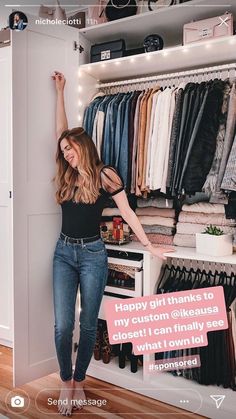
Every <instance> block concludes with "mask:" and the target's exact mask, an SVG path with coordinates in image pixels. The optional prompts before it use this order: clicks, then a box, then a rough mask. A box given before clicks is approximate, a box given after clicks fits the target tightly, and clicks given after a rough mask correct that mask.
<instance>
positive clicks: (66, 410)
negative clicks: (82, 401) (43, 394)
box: [58, 380, 73, 416]
mask: <svg viewBox="0 0 236 419" xmlns="http://www.w3.org/2000/svg"><path fill="white" fill-rule="evenodd" d="M72 399H73V380H69V381H61V392H60V396H59V399H58V412H59V413H60V414H61V415H64V416H71V412H72V403H71V400H72Z"/></svg>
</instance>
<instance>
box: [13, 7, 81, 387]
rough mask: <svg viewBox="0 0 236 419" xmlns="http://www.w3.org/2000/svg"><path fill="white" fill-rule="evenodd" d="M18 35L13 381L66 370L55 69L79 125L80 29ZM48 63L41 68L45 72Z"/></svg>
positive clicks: (37, 28)
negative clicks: (59, 343) (58, 279)
mask: <svg viewBox="0 0 236 419" xmlns="http://www.w3.org/2000/svg"><path fill="white" fill-rule="evenodd" d="M27 17H28V25H27V28H26V29H25V30H24V31H21V32H15V31H13V33H12V84H13V93H14V100H13V119H12V124H13V155H12V159H13V197H14V199H13V251H14V264H13V275H14V351H13V370H14V377H13V386H14V387H16V386H20V385H23V384H25V383H27V382H29V381H32V380H35V379H38V378H40V377H42V376H45V375H48V374H51V373H54V372H56V371H58V369H59V366H58V362H57V357H56V350H55V344H54V312H53V293H52V261H53V252H54V249H55V244H56V241H57V238H58V236H59V232H60V228H61V210H60V207H59V206H58V205H57V204H56V201H55V187H54V185H53V182H52V178H53V176H54V175H55V170H56V165H55V154H56V147H57V142H56V135H55V105H56V92H55V87H54V81H53V80H52V79H51V75H52V73H53V71H54V70H58V71H62V72H64V73H65V76H66V88H65V103H66V110H67V115H68V124H69V127H73V126H78V89H77V84H78V54H79V52H78V50H75V49H74V42H78V31H77V30H76V29H75V28H71V27H68V26H65V25H64V26H63V27H62V26H61V25H39V24H35V17H30V16H29V15H27ZM39 68H40V71H39Z"/></svg>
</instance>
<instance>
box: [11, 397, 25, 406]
mask: <svg viewBox="0 0 236 419" xmlns="http://www.w3.org/2000/svg"><path fill="white" fill-rule="evenodd" d="M24 405H25V400H24V397H21V396H14V397H12V398H11V407H24Z"/></svg>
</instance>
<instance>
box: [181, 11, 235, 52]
mask: <svg viewBox="0 0 236 419" xmlns="http://www.w3.org/2000/svg"><path fill="white" fill-rule="evenodd" d="M183 29H184V31H183V44H184V45H186V44H190V43H192V42H199V41H204V40H205V39H206V40H209V39H214V38H219V37H221V36H230V35H233V15H232V13H225V14H224V15H222V16H216V17H212V18H209V19H203V20H198V21H197V22H190V23H186V24H185V25H184V27H183Z"/></svg>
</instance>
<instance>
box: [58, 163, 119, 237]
mask: <svg viewBox="0 0 236 419" xmlns="http://www.w3.org/2000/svg"><path fill="white" fill-rule="evenodd" d="M123 189H124V183H123V181H122V179H121V178H120V176H119V175H118V174H117V172H116V170H115V169H114V168H113V167H111V166H104V167H103V168H102V170H101V188H100V190H99V192H100V195H99V197H98V199H97V201H96V202H95V203H93V204H84V203H80V202H77V203H76V202H74V201H73V200H72V199H71V200H70V201H64V202H63V203H62V204H61V208H62V228H61V231H62V233H64V234H65V235H66V236H69V237H74V238H84V237H93V236H96V235H100V221H101V216H102V211H103V208H104V206H105V202H106V201H107V198H108V197H110V196H114V195H116V194H117V193H119V192H121V191H122V190H123Z"/></svg>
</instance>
